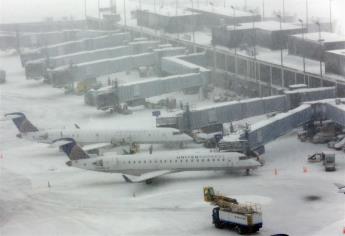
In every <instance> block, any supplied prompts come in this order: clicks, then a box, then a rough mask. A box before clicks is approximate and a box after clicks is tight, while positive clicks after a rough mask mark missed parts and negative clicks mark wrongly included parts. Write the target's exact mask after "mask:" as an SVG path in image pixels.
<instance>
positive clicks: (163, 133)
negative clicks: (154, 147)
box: [5, 112, 193, 147]
mask: <svg viewBox="0 0 345 236" xmlns="http://www.w3.org/2000/svg"><path fill="white" fill-rule="evenodd" d="M5 117H7V118H10V119H12V120H13V122H14V124H15V125H16V127H17V128H18V130H19V132H20V134H18V135H17V137H20V138H25V139H28V140H31V141H36V142H39V143H48V144H51V143H52V142H53V141H54V140H56V139H60V138H73V139H75V140H76V142H77V143H78V144H80V145H88V144H96V143H98V144H102V145H107V144H113V145H119V144H133V143H136V144H168V145H180V146H182V145H183V144H185V143H189V142H192V141H193V138H191V137H190V136H188V135H186V134H184V133H182V132H180V131H179V130H177V129H173V128H153V129H123V128H122V129H109V128H108V129H79V128H76V129H69V130H65V129H61V130H46V131H43V130H39V129H38V128H37V127H35V126H34V125H33V124H32V123H31V122H30V121H29V120H28V119H27V118H26V116H25V115H24V114H23V113H21V112H15V113H8V114H6V115H5ZM100 147H101V146H100Z"/></svg>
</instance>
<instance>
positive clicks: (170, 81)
mask: <svg viewBox="0 0 345 236" xmlns="http://www.w3.org/2000/svg"><path fill="white" fill-rule="evenodd" d="M207 83H208V81H207V80H205V79H204V77H203V76H202V74H201V73H191V74H184V75H172V76H167V77H163V78H154V79H145V80H144V81H140V82H133V83H128V84H123V85H120V86H118V87H115V88H114V87H109V88H105V89H101V90H98V91H97V95H96V103H97V104H96V105H97V109H99V110H108V109H111V108H113V107H116V105H118V104H121V103H127V102H131V101H135V100H140V99H145V98H149V97H154V96H158V95H161V94H165V93H171V92H175V91H181V90H184V89H188V88H196V87H202V86H205V85H206V84H207Z"/></svg>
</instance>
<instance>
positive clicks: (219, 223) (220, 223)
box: [214, 221, 224, 229]
mask: <svg viewBox="0 0 345 236" xmlns="http://www.w3.org/2000/svg"><path fill="white" fill-rule="evenodd" d="M214 227H216V228H217V229H222V228H223V227H224V225H223V224H222V222H220V221H217V222H215V223H214Z"/></svg>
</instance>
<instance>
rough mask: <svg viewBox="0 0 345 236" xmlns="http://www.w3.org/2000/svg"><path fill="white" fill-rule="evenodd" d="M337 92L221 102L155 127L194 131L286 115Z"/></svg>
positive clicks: (160, 119) (158, 121) (322, 90)
mask: <svg viewBox="0 0 345 236" xmlns="http://www.w3.org/2000/svg"><path fill="white" fill-rule="evenodd" d="M335 92H336V91H335V87H326V88H310V89H296V90H293V91H286V92H284V93H285V94H284V95H278V96H270V97H264V98H251V99H244V100H241V101H232V102H224V103H218V104H215V105H212V106H204V107H198V108H196V109H193V110H186V111H184V112H182V113H180V114H179V115H177V116H174V117H164V116H162V117H158V118H157V119H156V126H157V127H174V128H177V129H180V130H184V131H191V130H196V129H201V128H204V127H208V126H212V125H215V124H224V123H230V122H233V121H237V120H242V119H245V118H249V117H253V116H258V115H264V114H268V113H272V112H285V111H288V110H290V109H293V108H295V107H297V106H299V105H300V104H301V103H302V102H306V101H316V100H322V99H327V98H335Z"/></svg>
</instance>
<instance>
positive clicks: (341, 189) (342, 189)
mask: <svg viewBox="0 0 345 236" xmlns="http://www.w3.org/2000/svg"><path fill="white" fill-rule="evenodd" d="M334 185H335V186H337V188H338V189H339V193H343V194H345V185H344V184H338V183H335V184H334Z"/></svg>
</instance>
